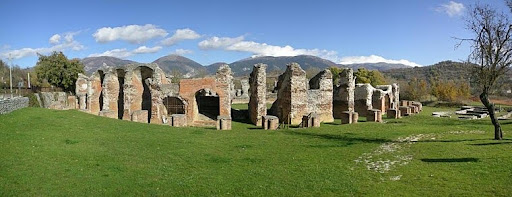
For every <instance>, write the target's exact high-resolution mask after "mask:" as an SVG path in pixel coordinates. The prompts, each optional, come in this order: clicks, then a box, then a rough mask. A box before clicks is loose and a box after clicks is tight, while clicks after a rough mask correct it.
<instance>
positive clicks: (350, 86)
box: [332, 68, 356, 118]
mask: <svg viewBox="0 0 512 197" xmlns="http://www.w3.org/2000/svg"><path fill="white" fill-rule="evenodd" d="M355 84H356V82H355V78H354V71H353V70H352V69H351V68H348V69H344V70H343V71H342V72H340V74H339V84H336V87H335V88H334V90H333V91H334V92H333V106H332V107H333V110H332V111H333V116H334V118H341V116H342V113H343V112H344V111H354V89H355Z"/></svg>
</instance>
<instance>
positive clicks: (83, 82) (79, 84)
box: [75, 73, 88, 110]
mask: <svg viewBox="0 0 512 197" xmlns="http://www.w3.org/2000/svg"><path fill="white" fill-rule="evenodd" d="M87 84H88V78H87V76H85V75H84V74H82V73H78V78H77V80H76V83H75V94H76V96H77V97H78V107H79V109H81V110H86V109H87V91H88V85H87Z"/></svg>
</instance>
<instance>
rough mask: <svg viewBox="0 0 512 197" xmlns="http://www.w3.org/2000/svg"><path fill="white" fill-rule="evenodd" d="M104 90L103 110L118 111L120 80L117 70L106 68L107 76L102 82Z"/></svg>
mask: <svg viewBox="0 0 512 197" xmlns="http://www.w3.org/2000/svg"><path fill="white" fill-rule="evenodd" d="M101 88H102V91H103V94H102V95H103V109H101V110H102V111H103V110H105V111H115V112H117V100H118V98H119V81H118V79H117V71H116V70H113V69H112V68H109V69H108V70H105V77H104V79H103V84H102V87H101Z"/></svg>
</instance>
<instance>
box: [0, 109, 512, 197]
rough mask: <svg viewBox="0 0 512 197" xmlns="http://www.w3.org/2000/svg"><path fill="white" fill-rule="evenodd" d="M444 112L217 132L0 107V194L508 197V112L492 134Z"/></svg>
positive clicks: (240, 126) (485, 125) (486, 124)
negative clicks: (498, 136) (498, 137)
mask: <svg viewBox="0 0 512 197" xmlns="http://www.w3.org/2000/svg"><path fill="white" fill-rule="evenodd" d="M235 107H240V108H242V107H243V106H242V105H240V106H235ZM442 110H443V109H439V108H430V107H425V108H424V111H423V112H422V113H421V114H419V115H416V116H412V117H405V118H402V119H399V120H392V119H384V120H385V122H386V123H366V122H361V123H358V124H354V125H340V124H339V120H338V121H337V122H335V123H326V124H322V127H321V128H314V129H288V130H278V131H264V130H261V129H258V128H257V127H255V126H253V125H249V124H245V123H239V122H233V130H231V131H217V130H215V129H213V128H173V127H169V126H163V125H147V124H141V123H134V122H128V121H122V120H115V119H108V118H103V117H99V116H94V115H90V114H86V113H82V112H79V111H75V110H70V111H55V110H48V109H39V108H25V109H21V110H18V111H15V112H12V113H10V114H7V115H0V150H1V151H0V196H41V195H42V196H56V195H58V196H98V195H99V196H124V195H145V196H146V195H147V196H149V195H159V196H184V195H187V196H188V195H194V196H213V195H218V196H354V195H355V196H361V195H371V196H425V195H426V196H448V195H452V196H482V195H484V196H510V194H511V191H512V138H511V137H512V133H510V132H508V131H510V130H511V129H512V121H502V126H503V129H504V131H505V140H503V141H494V140H491V139H492V138H493V133H492V131H493V128H492V126H491V124H490V121H489V120H471V121H468V120H457V119H455V118H452V119H445V118H432V117H430V114H431V112H432V111H442Z"/></svg>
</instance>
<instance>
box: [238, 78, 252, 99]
mask: <svg viewBox="0 0 512 197" xmlns="http://www.w3.org/2000/svg"><path fill="white" fill-rule="evenodd" d="M240 84H241V86H242V90H241V94H240V98H242V99H244V98H249V88H250V86H249V80H248V79H240Z"/></svg>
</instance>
